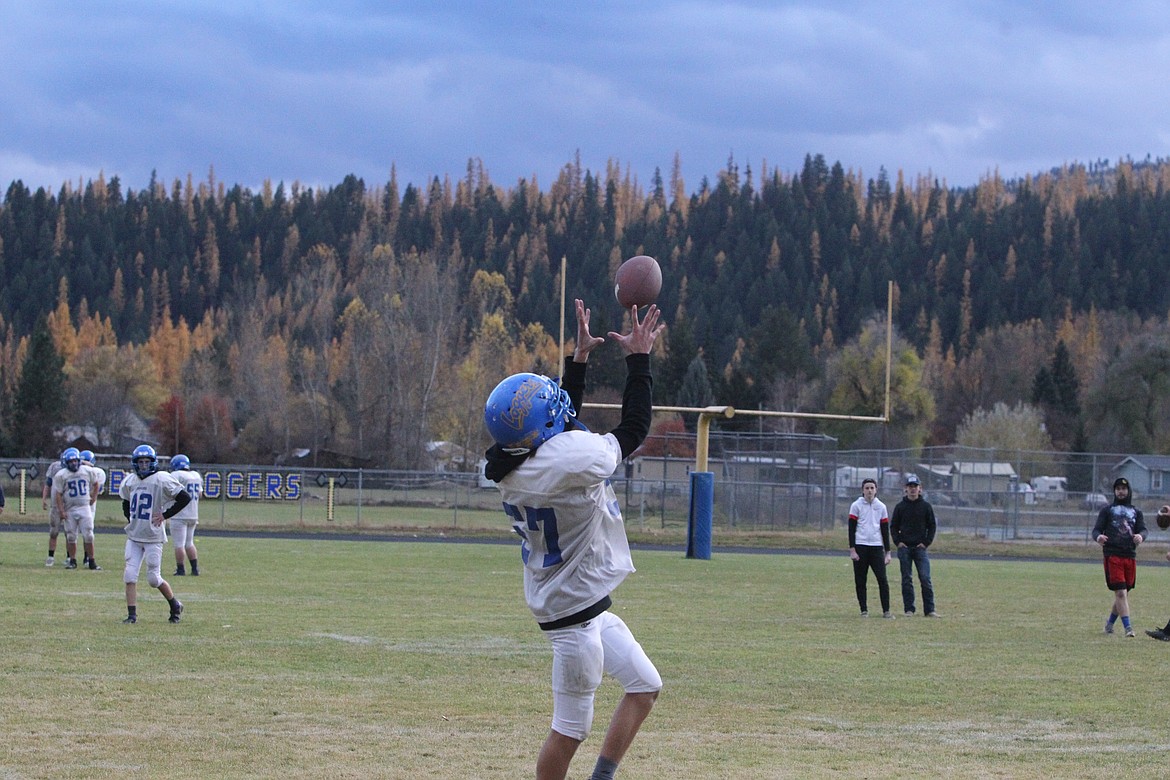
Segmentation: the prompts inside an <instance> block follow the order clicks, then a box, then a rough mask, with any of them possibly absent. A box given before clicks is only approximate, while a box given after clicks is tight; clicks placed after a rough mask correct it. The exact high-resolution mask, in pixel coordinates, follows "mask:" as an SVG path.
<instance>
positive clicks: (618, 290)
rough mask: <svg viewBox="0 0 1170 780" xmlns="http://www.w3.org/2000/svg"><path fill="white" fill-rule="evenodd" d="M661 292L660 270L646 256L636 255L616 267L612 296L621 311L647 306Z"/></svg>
mask: <svg viewBox="0 0 1170 780" xmlns="http://www.w3.org/2000/svg"><path fill="white" fill-rule="evenodd" d="M661 290H662V269H661V268H659V267H658V261H657V260H655V259H654V258H653V257H650V256H648V255H636V256H634V257H631V258H630V259H629V260H627V261H626V262H624V263H622V264H621V265H620V266H618V269H617V275H616V276H615V277H614V286H613V294H614V295H615V296H616V297H617V300H618V303H620V304H621V305H622V308H623V309H628V308H630V307H631V306H649V305H650V304H652V303H654V302H655V301H656V300H658V293H659V292H661Z"/></svg>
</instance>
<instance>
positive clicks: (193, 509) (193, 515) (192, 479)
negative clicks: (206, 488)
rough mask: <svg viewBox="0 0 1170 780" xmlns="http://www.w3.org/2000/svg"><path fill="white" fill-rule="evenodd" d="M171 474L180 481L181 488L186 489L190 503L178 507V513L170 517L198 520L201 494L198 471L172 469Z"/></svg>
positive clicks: (173, 518)
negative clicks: (180, 507)
mask: <svg viewBox="0 0 1170 780" xmlns="http://www.w3.org/2000/svg"><path fill="white" fill-rule="evenodd" d="M171 476H172V477H174V478H175V479H177V480H179V481H180V482H182V483H183V488H184V489H185V490H186V491H187V495H189V496H191V503H189V504H187V506H185V507H183V508H182V509H180V510H179V513H178V514H177V515H174V516H173V517H172V518H171V519H172V520H198V519H199V497H200V496H201V495H203V477H201V476H199V472H198V471H192V470H191V469H185V470H180V471H172V472H171Z"/></svg>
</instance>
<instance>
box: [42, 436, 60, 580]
mask: <svg viewBox="0 0 1170 780" xmlns="http://www.w3.org/2000/svg"><path fill="white" fill-rule="evenodd" d="M63 468H65V453H61V457H59V458H57V459H56V460H55V461H53V462H52V463H50V464H49V466H48V468H46V469H45V487H44V489H43V490H41V509H44V510H47V511H48V513H49V557H48V558H45V565H46V566H52V565H53V564H54V563H55V562H56V561H57V558H56V555H57V537H58V536H59V535H60V533H61V512H60V510H58V509H57V501H56V499H55V498H53V477H55V476H57V472H58V471H60V470H61V469H63Z"/></svg>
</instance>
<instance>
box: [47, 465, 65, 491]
mask: <svg viewBox="0 0 1170 780" xmlns="http://www.w3.org/2000/svg"><path fill="white" fill-rule="evenodd" d="M63 468H65V467H64V466H62V465H61V461H59V460H55V461H53V462H52V463H50V464H49V467H48V468H47V469H45V487H47V488H48V490H46V491H44V493H42V495H46V496H51V495H52V494H53V477H55V476H57V472H58V471H61V470H62V469H63Z"/></svg>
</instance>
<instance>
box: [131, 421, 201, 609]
mask: <svg viewBox="0 0 1170 780" xmlns="http://www.w3.org/2000/svg"><path fill="white" fill-rule="evenodd" d="M130 462H131V463H132V464H133V466H134V473H133V474H128V475H126V478H125V479H123V480H122V486H121V487H120V488H119V489H118V495H119V496H121V497H122V514H123V515H125V516H126V523H127V525H126V537H127V538H126V568H125V569H124V570H123V572H122V581H123V582H125V583H126V619H125V620H123V621H122V622H123V623H137V622H138V574H139V572H141V571H142V562H143V561H144V560H145V561H146V581H147V582H148V583H149V584H150V587H152V588H158V592H159V593H161V594H162V595H163V597H164V598H165V599H166V600H167V603H168V604H170V605H171V616H170V618H168V619H169V620H170V622H172V623H178V622H179V616H180V615H182V614H183V604H182V602H180V601H179V600H178V599H177V598H175V592H174V591H173V590H171V586H170V583H168V582H167V581H166V580H164V579H163V577H162V548H163V545H164V544H166V541H167V529H166V521H167V520H169V519H170V518H172V517H174V516H175V514H177V513H178V512H179V511H181V510H182V509H183V507H185V506H186V505H187V502H188V501H190V500H191V497H190V496H189V495H188V494H187V489H186V487H185V486H184V485H183V483H182V482H180V481H179V480H177V479H175V477H174V476H173V475H171V474H168V473H167V472H165V471H159V470H158V455H156V454H155V451H154V447H151V446H150V445H149V444H140V445H138V446H137V447H135V448H134V452H133V453H132V454H131V456H130ZM171 501H174V504H172V505H171V506H170V507H169V508H168V509H167V510H166V511H165V512H164V511H163V507H164V506H166V505H167V504H169V503H170V502H171Z"/></svg>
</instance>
